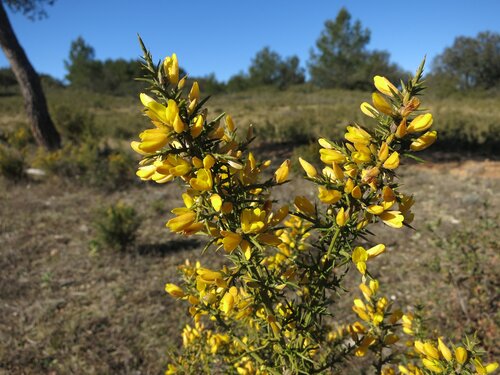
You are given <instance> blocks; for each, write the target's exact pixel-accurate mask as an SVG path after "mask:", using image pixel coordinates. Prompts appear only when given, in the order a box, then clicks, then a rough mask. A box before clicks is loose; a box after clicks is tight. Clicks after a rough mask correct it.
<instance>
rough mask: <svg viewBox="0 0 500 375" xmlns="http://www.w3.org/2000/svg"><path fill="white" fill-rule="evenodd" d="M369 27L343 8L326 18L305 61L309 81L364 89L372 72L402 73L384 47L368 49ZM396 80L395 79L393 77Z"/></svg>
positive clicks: (330, 85)
mask: <svg viewBox="0 0 500 375" xmlns="http://www.w3.org/2000/svg"><path fill="white" fill-rule="evenodd" d="M369 42H370V30H368V29H365V28H363V27H362V25H361V22H360V21H359V20H357V21H355V22H354V23H352V22H351V14H350V13H349V12H348V11H347V10H346V9H345V8H342V9H341V10H340V11H339V13H338V15H337V17H336V18H335V20H327V21H326V22H325V29H324V30H323V31H322V33H321V35H320V37H319V39H318V40H317V41H316V50H311V59H310V61H309V63H308V65H309V73H310V74H311V81H312V83H314V84H315V85H317V86H320V87H338V88H345V89H367V88H369V87H371V79H372V77H373V75H375V73H376V74H379V75H384V76H386V77H387V78H389V80H394V78H395V77H400V76H401V70H400V69H399V67H398V66H397V65H396V64H391V63H390V62H389V54H388V52H385V51H368V50H367V49H366V47H367V45H368V43H369ZM396 82H397V81H396Z"/></svg>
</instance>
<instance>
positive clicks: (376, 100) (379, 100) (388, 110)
mask: <svg viewBox="0 0 500 375" xmlns="http://www.w3.org/2000/svg"><path fill="white" fill-rule="evenodd" d="M372 101H373V106H374V107H375V108H377V109H378V110H379V111H380V112H382V113H385V114H386V115H391V114H392V106H391V104H390V103H389V102H388V101H387V100H386V99H385V98H384V97H383V96H382V95H380V94H379V93H378V92H374V93H373V94H372Z"/></svg>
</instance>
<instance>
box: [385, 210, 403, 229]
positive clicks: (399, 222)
mask: <svg viewBox="0 0 500 375" xmlns="http://www.w3.org/2000/svg"><path fill="white" fill-rule="evenodd" d="M379 217H380V218H381V219H382V221H383V222H384V224H386V225H388V226H390V227H392V228H401V227H402V226H403V221H404V216H403V215H401V212H399V211H384V212H383V213H381V214H380V215H379Z"/></svg>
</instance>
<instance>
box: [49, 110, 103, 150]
mask: <svg viewBox="0 0 500 375" xmlns="http://www.w3.org/2000/svg"><path fill="white" fill-rule="evenodd" d="M51 112H52V117H53V119H54V123H55V125H56V127H57V128H58V129H59V130H60V131H61V133H62V134H63V136H64V137H65V138H66V139H67V140H69V141H70V142H72V143H77V144H78V143H84V142H86V141H88V140H89V139H96V138H97V137H98V136H99V135H100V132H99V131H98V129H97V128H96V126H95V124H94V117H93V116H92V115H91V114H90V113H89V112H87V111H82V110H79V109H75V107H74V106H72V107H70V106H67V105H58V106H55V107H54V108H53V110H52V111H51Z"/></svg>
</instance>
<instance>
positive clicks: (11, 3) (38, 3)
mask: <svg viewBox="0 0 500 375" xmlns="http://www.w3.org/2000/svg"><path fill="white" fill-rule="evenodd" d="M2 1H3V2H4V3H5V4H6V5H7V6H8V7H9V8H10V9H11V10H12V11H13V12H22V13H23V14H24V15H25V16H26V17H28V18H30V19H32V20H34V19H36V18H43V17H47V13H46V12H45V5H53V4H54V3H55V2H56V0H2Z"/></svg>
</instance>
